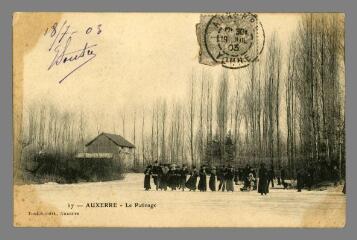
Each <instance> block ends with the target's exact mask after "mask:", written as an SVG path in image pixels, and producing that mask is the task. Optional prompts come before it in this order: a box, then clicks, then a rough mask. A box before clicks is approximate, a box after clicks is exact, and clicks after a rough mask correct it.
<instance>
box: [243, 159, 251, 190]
mask: <svg viewBox="0 0 357 240" xmlns="http://www.w3.org/2000/svg"><path fill="white" fill-rule="evenodd" d="M249 173H250V166H249V164H247V165H246V166H245V168H244V169H243V181H244V183H243V188H244V189H247V188H248V186H249V181H248V177H249Z"/></svg>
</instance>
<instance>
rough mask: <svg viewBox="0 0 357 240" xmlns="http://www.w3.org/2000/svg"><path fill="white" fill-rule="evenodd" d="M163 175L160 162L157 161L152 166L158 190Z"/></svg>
mask: <svg viewBox="0 0 357 240" xmlns="http://www.w3.org/2000/svg"><path fill="white" fill-rule="evenodd" d="M161 175H162V168H161V166H159V163H158V162H157V161H155V162H154V166H153V167H152V178H153V179H154V184H155V185H156V191H157V190H159V186H160V178H161Z"/></svg>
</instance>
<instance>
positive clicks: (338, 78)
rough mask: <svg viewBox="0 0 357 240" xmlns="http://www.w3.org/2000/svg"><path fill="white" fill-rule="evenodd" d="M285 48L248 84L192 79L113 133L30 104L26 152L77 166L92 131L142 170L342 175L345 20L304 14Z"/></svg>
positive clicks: (266, 58) (124, 118)
mask: <svg viewBox="0 0 357 240" xmlns="http://www.w3.org/2000/svg"><path fill="white" fill-rule="evenodd" d="M288 46H289V47H288V49H285V48H284V51H283V50H282V43H280V40H279V38H278V37H277V35H276V34H273V35H272V36H271V37H270V38H269V39H266V44H265V48H264V52H263V54H262V56H261V57H260V60H259V61H258V62H254V63H251V64H250V66H249V67H247V68H246V70H245V71H246V72H247V74H246V76H245V75H242V74H239V73H240V71H233V70H226V69H223V70H222V72H221V74H220V76H219V77H218V79H215V78H214V77H213V76H212V74H210V72H209V71H208V70H207V71H202V73H197V72H195V71H193V72H192V76H191V77H190V78H189V79H188V81H187V82H188V88H187V94H186V96H187V97H186V98H185V99H183V100H174V101H171V100H170V101H169V100H167V99H162V98H159V99H156V101H154V103H153V105H152V106H151V107H149V108H148V107H147V106H146V107H144V106H142V107H141V106H138V108H135V109H130V110H125V109H124V108H123V109H121V110H120V114H119V115H117V116H115V117H113V118H112V119H111V122H112V123H113V124H112V126H113V127H112V126H109V125H110V124H107V125H106V126H103V125H102V124H99V122H100V118H101V116H95V117H90V118H88V117H84V113H83V112H82V111H78V112H76V113H70V112H60V111H58V110H57V109H56V108H54V107H51V106H50V105H46V104H39V103H36V104H33V105H31V106H30V107H29V109H28V114H27V115H28V118H27V119H25V121H24V122H25V124H24V130H23V138H22V144H23V145H24V146H25V145H27V144H34V145H35V146H36V152H39V151H41V150H43V151H45V152H47V153H51V155H53V156H56V157H54V159H61V160H62V159H70V158H72V157H73V156H74V154H75V153H77V152H81V151H84V144H85V142H86V140H88V136H89V135H90V134H89V132H90V129H89V128H88V126H90V125H93V126H96V128H97V129H95V132H97V133H100V132H102V131H104V130H106V131H109V132H113V133H119V134H121V135H123V137H125V138H127V139H128V140H130V141H132V142H133V143H134V145H135V146H136V149H135V153H134V155H135V166H136V168H141V167H142V166H143V165H146V164H149V163H152V162H153V161H156V160H158V161H159V162H164V163H177V164H182V163H185V164H188V165H196V166H199V165H202V164H208V165H221V164H232V165H235V166H237V165H241V166H243V165H245V164H246V163H255V164H259V163H260V162H265V163H266V164H268V165H273V166H274V167H275V168H276V169H278V168H279V167H280V166H285V167H287V169H288V172H289V174H290V175H291V176H292V177H294V176H295V174H296V170H297V169H298V168H299V167H308V166H309V167H315V169H316V171H321V172H323V171H325V170H321V169H327V170H326V171H330V169H331V168H332V167H333V166H337V167H338V169H339V170H340V174H341V175H344V168H345V111H344V107H345V106H344V100H345V90H344V22H343V17H342V16H341V15H340V14H334V13H329V14H320V13H318V14H317V13H316V14H315V13H312V14H304V15H303V16H302V18H301V21H300V24H299V27H298V28H297V29H296V31H295V33H294V34H293V35H292V36H291V38H290V40H289V43H288ZM242 77H244V79H242ZM118 109H119V107H118ZM89 121H92V122H94V123H93V124H88V123H89ZM118 125H119V127H118ZM115 126H117V127H115ZM108 127H109V129H108ZM118 129H121V131H120V132H119V131H118ZM110 130H112V131H110ZM92 132H93V131H92ZM92 135H93V134H92ZM242 156H244V157H242ZM59 157H60V158H59ZM25 161H27V160H25ZM317 174H320V173H317ZM322 175H323V174H322Z"/></svg>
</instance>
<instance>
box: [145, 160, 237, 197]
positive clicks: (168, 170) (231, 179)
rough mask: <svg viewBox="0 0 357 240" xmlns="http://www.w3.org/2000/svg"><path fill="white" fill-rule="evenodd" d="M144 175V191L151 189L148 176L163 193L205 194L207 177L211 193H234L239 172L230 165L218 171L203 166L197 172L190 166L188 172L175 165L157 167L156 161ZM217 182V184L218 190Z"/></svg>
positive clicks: (184, 168) (147, 168)
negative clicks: (174, 191) (169, 190)
mask: <svg viewBox="0 0 357 240" xmlns="http://www.w3.org/2000/svg"><path fill="white" fill-rule="evenodd" d="M144 174H145V178H144V189H145V190H146V191H148V190H150V189H151V185H150V176H152V178H153V181H154V184H155V186H156V190H163V191H166V190H167V189H168V188H170V189H171V190H172V191H173V190H178V189H181V190H182V191H184V190H185V189H188V190H189V191H196V190H199V191H200V192H206V191H207V177H208V176H209V180H208V187H209V190H211V191H212V192H214V191H217V190H218V191H227V192H229V191H231V192H234V185H238V180H239V176H238V174H239V171H237V170H234V168H233V166H230V165H229V166H227V167H226V166H224V165H223V166H222V167H219V168H218V169H216V167H211V168H210V169H209V170H207V167H206V166H205V165H203V166H201V168H200V169H199V170H198V169H197V168H196V167H195V166H192V170H191V171H189V170H188V169H187V166H186V165H182V167H177V166H176V165H175V164H172V165H171V166H169V165H165V164H161V165H159V163H158V162H157V161H156V162H155V163H154V165H153V166H151V165H149V166H147V167H146V169H145V171H144ZM188 176H189V178H188V180H187V177H188ZM217 181H218V182H219V184H218V189H217V186H216V185H217ZM197 182H198V183H197Z"/></svg>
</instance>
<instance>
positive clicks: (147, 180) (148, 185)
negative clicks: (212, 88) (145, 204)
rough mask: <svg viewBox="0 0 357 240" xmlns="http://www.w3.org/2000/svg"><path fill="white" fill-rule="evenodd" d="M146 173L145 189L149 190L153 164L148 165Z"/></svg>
mask: <svg viewBox="0 0 357 240" xmlns="http://www.w3.org/2000/svg"><path fill="white" fill-rule="evenodd" d="M144 174H145V177H144V189H145V191H149V190H150V189H151V185H150V176H151V165H149V166H147V167H146V169H145V171H144Z"/></svg>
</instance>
